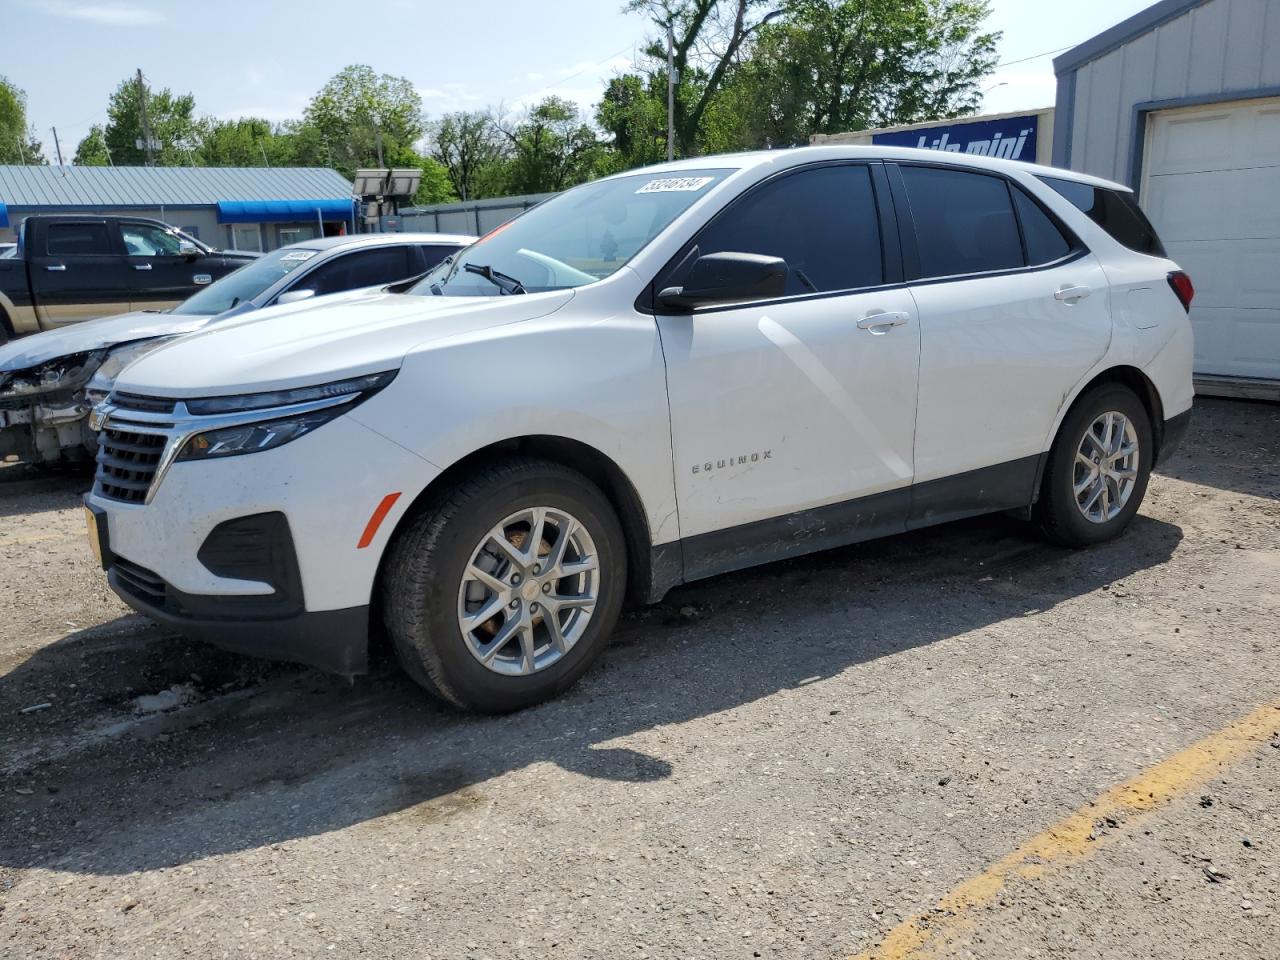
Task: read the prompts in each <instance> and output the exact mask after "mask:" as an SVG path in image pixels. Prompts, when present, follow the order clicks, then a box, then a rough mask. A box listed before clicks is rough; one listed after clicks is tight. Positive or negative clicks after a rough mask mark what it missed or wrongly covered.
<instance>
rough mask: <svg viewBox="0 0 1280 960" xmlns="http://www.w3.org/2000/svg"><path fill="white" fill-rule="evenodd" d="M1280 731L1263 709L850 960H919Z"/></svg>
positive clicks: (1277, 715) (1277, 709) (1278, 716)
mask: <svg viewBox="0 0 1280 960" xmlns="http://www.w3.org/2000/svg"><path fill="white" fill-rule="evenodd" d="M1278 728H1280V700H1277V701H1273V702H1271V703H1266V704H1263V705H1262V706H1260V707H1258V708H1257V709H1256V710H1254V711H1253V712H1252V713H1250V714H1248V715H1247V716H1245V717H1241V718H1240V719H1239V720H1237V721H1236V722H1235V723H1233V724H1231V725H1230V726H1229V727H1225V728H1223V729H1222V730H1219V731H1218V732H1217V733H1213V734H1210V735H1209V736H1207V737H1205V738H1204V739H1203V740H1200V741H1199V742H1197V743H1194V744H1192V745H1191V746H1189V747H1187V748H1186V749H1185V750H1182V751H1180V752H1179V753H1175V754H1174V755H1173V756H1171V757H1169V758H1168V759H1166V760H1162V761H1161V762H1160V763H1158V764H1156V765H1155V766H1154V767H1151V768H1149V769H1148V770H1145V771H1144V772H1142V773H1140V774H1138V776H1136V777H1134V778H1133V779H1132V780H1128V781H1126V782H1124V783H1122V784H1119V785H1118V786H1115V787H1112V788H1111V789H1110V790H1108V791H1107V792H1106V793H1104V794H1102V795H1101V796H1100V797H1098V798H1097V799H1096V800H1095V801H1093V803H1091V804H1089V805H1088V806H1087V807H1081V808H1080V809H1079V810H1077V811H1076V812H1075V813H1073V814H1071V815H1070V816H1069V817H1067V818H1066V819H1064V820H1061V821H1059V822H1058V823H1056V824H1054V825H1053V826H1052V827H1050V828H1049V829H1048V830H1045V831H1044V832H1043V833H1041V834H1038V835H1037V836H1035V837H1032V838H1031V839H1030V840H1028V841H1027V842H1026V843H1024V844H1023V845H1022V846H1020V847H1019V848H1018V849H1017V850H1014V851H1013V852H1012V853H1010V854H1008V855H1007V856H1005V857H1003V858H1001V859H1000V860H998V861H996V862H995V863H993V864H992V865H991V866H990V867H988V868H987V869H986V870H984V871H983V872H982V873H980V874H978V875H977V876H975V877H972V878H971V879H969V880H966V881H965V882H964V883H962V884H960V885H959V886H958V887H955V888H954V889H953V890H951V892H950V893H948V894H947V895H946V896H944V897H943V898H942V899H941V900H939V901H938V903H937V905H936V906H935V907H934V908H933V910H931V911H930V912H928V913H923V914H920V915H919V916H916V917H913V918H911V919H910V920H904V921H903V922H902V923H900V924H898V925H897V926H896V927H894V928H893V929H892V930H891V931H889V933H888V935H887V936H885V938H884V939H883V940H881V941H880V943H878V944H877V945H876V946H874V947H872V948H871V949H869V950H866V951H863V952H862V953H859V954H856V955H855V956H854V957H852V958H851V960H923V958H926V957H932V956H937V952H938V950H940V949H941V948H942V947H944V946H946V944H947V943H948V942H949V941H950V940H952V939H954V937H955V936H956V935H957V934H958V933H960V932H962V931H964V930H966V929H969V928H971V927H972V926H973V925H974V921H973V920H972V919H971V918H970V917H969V914H970V913H972V912H973V911H974V910H976V909H978V908H981V907H985V906H987V905H989V904H991V903H993V902H994V901H995V900H996V899H997V898H998V897H999V895H1000V893H1001V891H1002V890H1003V889H1004V887H1005V884H1006V883H1007V882H1008V881H1010V880H1018V879H1021V880H1035V879H1037V878H1039V877H1042V876H1044V875H1045V874H1047V873H1049V872H1050V871H1052V870H1054V869H1056V868H1060V867H1064V866H1067V865H1069V864H1071V863H1074V862H1076V861H1080V860H1084V859H1087V858H1088V857H1089V856H1090V855H1091V854H1092V853H1093V852H1094V851H1095V850H1096V849H1098V846H1099V845H1100V843H1101V842H1102V841H1101V840H1093V839H1090V837H1091V836H1092V835H1094V831H1095V829H1096V827H1097V824H1098V823H1100V822H1101V821H1103V820H1105V819H1106V818H1108V817H1110V818H1111V819H1114V820H1120V819H1122V818H1124V817H1132V816H1134V815H1140V814H1144V813H1147V812H1149V811H1151V810H1153V809H1155V808H1156V807H1159V806H1162V805H1164V804H1166V803H1169V802H1170V801H1171V800H1174V799H1176V798H1177V797H1179V796H1181V795H1183V794H1185V793H1187V792H1188V791H1190V790H1193V789H1194V788H1195V787H1197V786H1199V785H1200V784H1203V783H1204V782H1205V781H1207V780H1209V779H1210V778H1212V777H1213V776H1214V775H1215V774H1217V773H1219V772H1220V771H1221V770H1222V769H1223V768H1224V767H1227V766H1229V765H1230V764H1232V763H1234V762H1235V761H1237V760H1239V759H1240V758H1241V757H1243V756H1244V755H1245V754H1247V753H1249V752H1250V751H1252V750H1254V749H1255V748H1256V747H1258V746H1259V745H1261V744H1263V743H1266V742H1267V741H1268V740H1269V739H1270V738H1271V737H1272V736H1273V735H1274V734H1275V732H1276V730H1277V729H1278Z"/></svg>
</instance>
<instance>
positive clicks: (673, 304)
mask: <svg viewBox="0 0 1280 960" xmlns="http://www.w3.org/2000/svg"><path fill="white" fill-rule="evenodd" d="M786 287H787V261H785V260H783V259H782V258H781V257H766V256H763V255H761V254H758V253H732V252H726V253H708V254H706V255H705V256H701V257H699V258H698V259H697V260H695V261H694V262H693V266H692V267H691V268H690V269H689V276H688V277H687V278H686V279H685V282H684V286H681V287H667V288H666V289H664V290H663V291H662V292H661V293H659V294H658V306H660V307H664V308H666V309H668V310H672V311H674V312H676V313H690V312H692V311H693V310H696V309H697V308H698V307H707V306H713V305H717V304H730V303H745V302H748V301H751V300H772V299H774V298H776V297H781V296H782V295H783V294H784V292H785V291H786Z"/></svg>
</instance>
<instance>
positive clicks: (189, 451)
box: [177, 370, 396, 460]
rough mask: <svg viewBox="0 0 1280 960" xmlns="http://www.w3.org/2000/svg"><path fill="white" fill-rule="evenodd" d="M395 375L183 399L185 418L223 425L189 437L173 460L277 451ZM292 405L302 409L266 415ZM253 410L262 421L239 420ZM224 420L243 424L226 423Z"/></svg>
mask: <svg viewBox="0 0 1280 960" xmlns="http://www.w3.org/2000/svg"><path fill="white" fill-rule="evenodd" d="M395 375H396V371H394V370H391V371H388V372H386V373H376V374H371V375H369V376H366V377H355V378H353V379H351V380H339V381H337V382H335V383H326V384H322V385H320V386H315V387H300V388H298V389H296V390H273V391H271V392H270V393H252V394H244V395H242V396H238V397H211V398H208V399H204V400H188V401H186V406H187V411H188V412H189V413H192V414H195V415H197V416H210V417H217V418H218V419H221V420H222V421H223V423H222V424H220V425H218V426H212V425H211V426H210V429H208V430H204V431H201V432H200V433H197V434H194V435H193V436H191V438H190V439H188V440H187V442H186V443H185V444H183V446H182V450H181V451H180V452H179V453H178V457H177V459H178V460H211V459H214V458H216V457H234V456H238V455H240V454H244V453H257V452H259V451H260V450H271V449H273V448H274V447H280V446H283V445H284V444H286V443H289V442H290V441H292V440H297V439H298V438H299V437H301V436H305V435H306V434H308V433H310V432H311V431H312V430H314V429H316V428H317V427H320V426H323V425H324V424H326V423H328V422H329V421H330V420H333V419H334V418H336V417H340V416H341V415H342V414H344V413H346V412H347V411H348V410H350V409H351V408H352V407H354V406H356V405H357V404H359V403H360V402H361V401H363V400H366V399H368V398H369V397H371V396H373V394H375V393H377V392H378V391H379V390H381V389H382V388H383V387H385V386H386V385H387V384H388V383H390V382H391V381H392V380H393V379H394V378H395ZM297 406H304V407H307V408H306V409H303V410H299V411H297V412H295V413H292V414H289V415H286V416H276V417H271V415H270V411H271V410H272V409H278V408H281V407H297ZM258 410H261V411H263V414H264V419H256V418H253V417H246V416H245V414H246V413H252V412H253V411H258ZM228 419H235V420H241V421H244V422H241V423H232V424H228V423H226V420H228Z"/></svg>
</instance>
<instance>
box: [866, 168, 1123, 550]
mask: <svg viewBox="0 0 1280 960" xmlns="http://www.w3.org/2000/svg"><path fill="white" fill-rule="evenodd" d="M891 173H892V179H893V182H894V186H895V197H896V199H897V200H898V201H899V202H898V210H899V213H900V215H901V216H902V225H903V235H904V243H903V247H904V259H905V260H906V261H907V265H906V269H907V271H908V276H909V277H913V278H914V280H913V281H912V283H911V292H912V295H913V297H914V298H915V303H916V307H917V309H918V311H919V315H920V392H919V408H918V415H917V423H916V439H915V469H916V486H915V488H914V490H913V491H912V506H911V519H910V521H909V522H910V525H912V526H919V525H924V524H927V523H933V522H938V521H940V520H945V519H953V518H958V517H962V516H969V515H972V514H977V513H984V512H988V511H991V510H999V509H1005V508H1009V507H1017V506H1025V505H1026V504H1028V503H1030V502H1031V500H1032V496H1033V491H1034V485H1035V479H1036V476H1037V467H1038V461H1039V456H1040V454H1042V453H1043V452H1044V447H1045V442H1046V440H1045V438H1046V436H1047V435H1048V433H1049V431H1050V430H1051V429H1052V427H1053V424H1054V422H1055V420H1056V418H1057V415H1058V411H1059V409H1060V408H1061V405H1062V401H1063V397H1064V396H1066V395H1068V394H1069V393H1070V391H1071V389H1072V388H1073V387H1074V386H1075V385H1076V384H1077V383H1078V382H1079V381H1080V378H1081V377H1082V376H1083V375H1084V374H1085V373H1086V372H1087V371H1088V370H1089V369H1090V368H1091V367H1092V366H1093V365H1094V364H1095V363H1096V362H1097V361H1098V360H1099V359H1100V358H1101V357H1102V355H1103V354H1104V353H1105V352H1106V350H1107V347H1108V345H1109V344H1110V341H1111V315H1110V309H1109V304H1108V288H1107V281H1106V277H1105V275H1104V274H1103V272H1102V268H1101V266H1100V265H1099V263H1098V261H1097V259H1096V258H1095V257H1094V256H1093V254H1091V253H1089V252H1088V251H1087V250H1085V249H1084V248H1083V246H1082V245H1081V244H1080V242H1079V240H1078V239H1076V238H1075V237H1074V235H1072V234H1071V233H1070V231H1069V230H1068V229H1067V228H1066V227H1065V226H1064V225H1063V224H1061V223H1060V222H1059V221H1058V220H1057V219H1056V218H1055V217H1054V216H1053V215H1052V214H1051V213H1050V212H1049V211H1048V210H1047V209H1046V208H1044V207H1043V206H1042V205H1041V204H1040V203H1039V202H1038V201H1036V200H1035V199H1034V198H1033V197H1032V196H1031V195H1030V194H1029V193H1027V192H1026V191H1024V190H1023V189H1022V188H1021V187H1020V186H1018V185H1017V184H1015V183H1013V182H1012V181H1009V180H1007V179H1006V178H1004V177H1002V176H999V175H994V174H988V173H986V172H981V171H976V170H971V169H961V168H957V167H946V166H939V165H931V164H906V163H903V164H899V165H897V167H896V168H893V169H892V171H891Z"/></svg>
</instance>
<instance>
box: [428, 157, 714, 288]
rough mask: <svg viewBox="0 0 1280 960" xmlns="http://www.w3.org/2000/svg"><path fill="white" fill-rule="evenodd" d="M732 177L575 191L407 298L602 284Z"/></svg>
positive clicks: (478, 247)
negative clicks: (599, 282)
mask: <svg viewBox="0 0 1280 960" xmlns="http://www.w3.org/2000/svg"><path fill="white" fill-rule="evenodd" d="M730 172H731V171H729V170H682V171H680V174H679V176H675V175H672V174H670V173H642V174H636V175H634V176H627V177H616V178H611V179H608V180H599V181H596V182H595V183H588V184H585V185H583V186H581V187H575V188H574V189H572V190H569V191H566V192H565V193H562V194H559V195H558V196H555V197H552V198H551V199H550V200H547V201H546V202H545V203H540V204H539V205H538V206H536V207H534V208H533V209H532V210H530V211H529V212H528V213H525V214H523V215H521V216H520V217H518V218H516V219H515V220H512V221H511V222H510V223H507V224H504V225H503V226H501V227H498V228H497V229H496V230H493V231H491V232H490V233H488V234H487V235H486V236H484V237H482V238H480V240H478V241H476V242H475V243H473V244H472V245H471V246H469V247H467V248H466V249H465V250H463V251H462V252H461V253H460V254H458V255H456V256H454V257H453V258H451V259H449V260H445V261H444V262H443V263H441V264H440V265H439V266H438V267H436V268H435V269H434V270H432V271H431V272H430V273H428V274H427V275H426V276H425V277H424V278H423V279H422V281H421V282H420V283H419V284H418V285H417V286H415V287H414V288H413V289H412V290H410V291H409V292H410V293H412V294H415V295H417V296H432V295H437V296H441V295H443V296H451V297H492V296H502V295H505V294H513V293H514V294H519V293H537V292H539V291H543V290H563V289H565V288H567V287H580V286H583V285H585V284H588V283H594V282H595V281H597V280H603V279H604V278H605V277H608V276H610V275H611V274H613V273H615V272H616V271H618V270H619V269H621V268H622V267H623V266H624V265H625V264H626V262H627V261H628V260H630V259H631V258H632V257H634V256H635V255H636V254H637V253H639V252H640V250H641V249H643V248H644V246H645V245H646V244H648V243H649V241H651V240H652V239H653V238H654V237H656V236H657V235H658V234H659V233H661V232H662V231H663V229H664V228H665V227H666V226H667V225H668V224H669V223H671V221H672V220H674V219H675V218H676V217H677V216H679V215H680V214H681V213H682V212H683V211H684V210H686V209H687V208H688V207H689V206H691V205H692V204H693V202H694V201H695V200H697V199H698V198H699V197H701V196H703V195H704V194H705V193H706V192H707V190H709V189H710V188H711V187H712V185H713V184H715V183H717V182H718V181H720V180H723V179H724V178H725V177H726V176H727V175H728V174H729V173H730Z"/></svg>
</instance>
